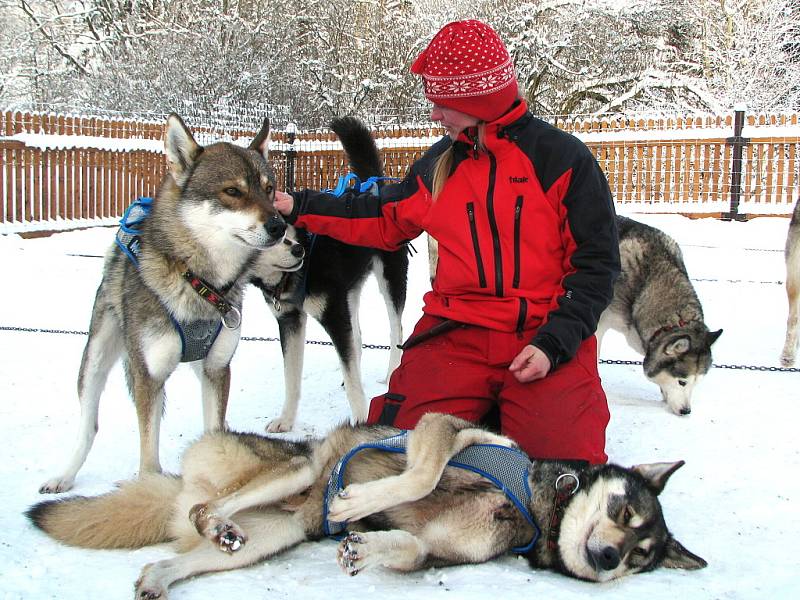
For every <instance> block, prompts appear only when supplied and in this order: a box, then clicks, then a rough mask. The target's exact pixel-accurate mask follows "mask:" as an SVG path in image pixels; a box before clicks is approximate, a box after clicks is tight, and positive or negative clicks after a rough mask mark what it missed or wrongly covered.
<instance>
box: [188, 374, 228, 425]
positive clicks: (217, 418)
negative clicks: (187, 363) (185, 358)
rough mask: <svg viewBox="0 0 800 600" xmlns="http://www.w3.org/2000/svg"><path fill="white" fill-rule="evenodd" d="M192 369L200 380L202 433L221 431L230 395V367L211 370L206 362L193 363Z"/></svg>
mask: <svg viewBox="0 0 800 600" xmlns="http://www.w3.org/2000/svg"><path fill="white" fill-rule="evenodd" d="M192 368H193V369H194V371H195V374H196V375H197V378H198V379H199V380H200V389H201V390H202V391H201V394H202V397H203V428H204V431H221V430H223V429H225V413H226V411H227V408H228V395H229V394H230V386H231V369H230V366H228V365H226V366H224V367H222V368H219V369H214V370H211V369H209V365H208V363H207V361H203V362H202V363H201V362H196V363H193V364H192Z"/></svg>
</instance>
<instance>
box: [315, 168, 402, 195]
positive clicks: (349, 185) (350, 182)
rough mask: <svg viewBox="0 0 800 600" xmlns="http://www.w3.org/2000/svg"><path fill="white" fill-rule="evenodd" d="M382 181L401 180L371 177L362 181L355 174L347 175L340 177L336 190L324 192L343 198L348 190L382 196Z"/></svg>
mask: <svg viewBox="0 0 800 600" xmlns="http://www.w3.org/2000/svg"><path fill="white" fill-rule="evenodd" d="M381 181H399V179H398V178H397V177H370V178H368V179H366V180H364V181H361V179H360V178H359V176H358V175H356V174H355V173H347V174H346V175H342V176H341V177H339V180H338V182H337V184H336V187H335V188H333V189H327V190H323V191H324V192H327V193H328V194H333V195H334V196H341V195H342V194H344V193H345V192H346V191H347V190H349V189H353V190H355V191H357V192H370V193H371V194H372V195H373V196H380V189H381V188H380V185H379V183H380V182H381Z"/></svg>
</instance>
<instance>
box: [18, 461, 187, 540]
mask: <svg viewBox="0 0 800 600" xmlns="http://www.w3.org/2000/svg"><path fill="white" fill-rule="evenodd" d="M180 490H181V479H180V478H179V477H174V476H169V475H157V474H152V475H145V476H144V477H142V478H141V479H138V480H135V481H126V482H124V483H122V484H121V485H120V487H119V489H118V490H115V491H113V492H109V493H107V494H103V495H102V496H93V497H86V496H75V497H72V498H66V499H64V500H48V501H46V502H40V503H39V504H35V505H34V506H32V507H30V508H29V509H28V511H27V512H26V513H25V515H26V516H27V517H28V518H29V519H30V520H31V521H32V522H33V524H34V525H36V526H37V527H38V528H39V529H41V530H42V531H44V532H45V533H46V534H48V535H49V536H51V537H53V538H55V539H57V540H58V541H60V542H63V543H65V544H69V545H70V546H80V547H82V548H141V547H143V546H149V545H151V544H157V543H159V542H166V541H169V540H170V537H169V534H168V532H167V531H168V529H167V528H168V525H169V521H170V518H171V516H172V512H173V506H174V504H175V502H174V501H175V498H176V497H177V496H178V493H179V492H180Z"/></svg>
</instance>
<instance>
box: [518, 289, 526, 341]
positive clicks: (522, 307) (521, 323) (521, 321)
mask: <svg viewBox="0 0 800 600" xmlns="http://www.w3.org/2000/svg"><path fill="white" fill-rule="evenodd" d="M527 318H528V301H527V300H525V298H520V299H519V313H518V315H517V333H521V332H522V330H523V329H525V321H526V320H527Z"/></svg>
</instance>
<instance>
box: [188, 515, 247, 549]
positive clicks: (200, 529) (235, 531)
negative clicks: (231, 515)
mask: <svg viewBox="0 0 800 600" xmlns="http://www.w3.org/2000/svg"><path fill="white" fill-rule="evenodd" d="M189 521H191V522H192V524H193V525H194V528H195V529H196V530H197V533H199V534H200V535H202V536H203V537H204V538H206V539H208V540H209V541H210V542H211V543H212V544H215V545H216V546H217V547H218V548H219V549H220V550H221V551H222V552H225V553H228V554H233V553H234V552H237V551H239V550H240V549H241V548H242V546H244V544H245V542H247V535H245V533H244V531H243V530H242V529H241V528H240V527H239V526H238V525H237V524H236V523H234V522H233V521H231V520H229V519H224V518H222V517H220V516H219V515H216V514H214V513H213V512H209V509H208V504H195V505H194V506H193V507H192V509H191V510H190V511H189Z"/></svg>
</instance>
